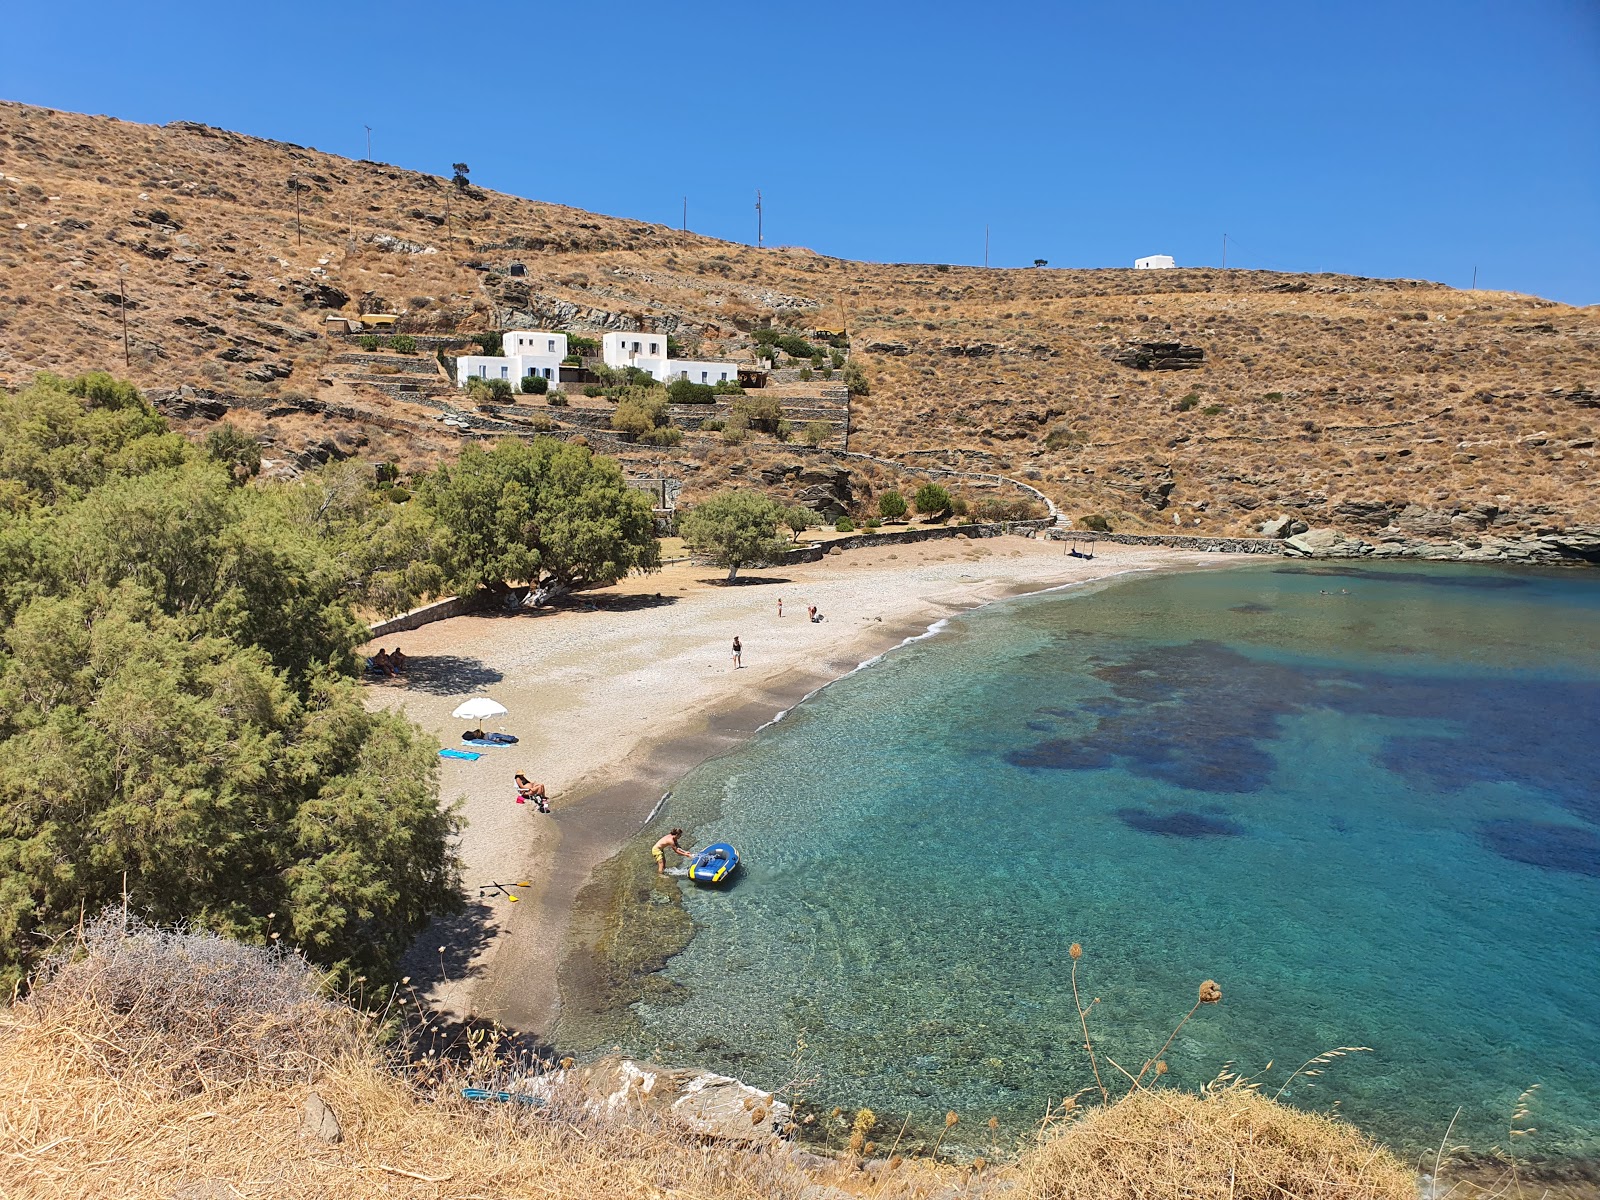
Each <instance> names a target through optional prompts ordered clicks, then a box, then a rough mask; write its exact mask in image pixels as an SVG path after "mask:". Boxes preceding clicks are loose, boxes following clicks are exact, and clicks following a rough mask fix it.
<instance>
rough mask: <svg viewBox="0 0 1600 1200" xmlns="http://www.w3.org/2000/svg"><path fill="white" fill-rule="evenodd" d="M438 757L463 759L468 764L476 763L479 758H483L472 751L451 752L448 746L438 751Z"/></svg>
mask: <svg viewBox="0 0 1600 1200" xmlns="http://www.w3.org/2000/svg"><path fill="white" fill-rule="evenodd" d="M439 757H440V758H464V759H466V760H467V761H469V762H477V761H478V760H479V759H480V758H482V757H483V755H481V754H479V753H477V752H476V751H474V750H452V749H450V748H449V747H448V746H446V747H445V748H444V749H443V750H441V751H439Z"/></svg>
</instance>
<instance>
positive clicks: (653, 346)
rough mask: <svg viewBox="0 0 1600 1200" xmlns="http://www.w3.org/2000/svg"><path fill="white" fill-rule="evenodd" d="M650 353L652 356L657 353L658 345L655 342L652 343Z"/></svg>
mask: <svg viewBox="0 0 1600 1200" xmlns="http://www.w3.org/2000/svg"><path fill="white" fill-rule="evenodd" d="M650 353H651V354H654V353H656V343H655V342H651V343H650Z"/></svg>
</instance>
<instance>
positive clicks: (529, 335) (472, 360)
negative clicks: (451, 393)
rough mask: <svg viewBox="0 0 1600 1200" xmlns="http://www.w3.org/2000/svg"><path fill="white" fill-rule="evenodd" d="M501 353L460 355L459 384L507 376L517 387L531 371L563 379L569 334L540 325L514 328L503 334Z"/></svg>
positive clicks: (458, 362)
mask: <svg viewBox="0 0 1600 1200" xmlns="http://www.w3.org/2000/svg"><path fill="white" fill-rule="evenodd" d="M500 348H501V349H502V350H503V351H505V353H503V354H500V355H488V354H468V355H463V356H462V357H460V358H458V359H456V386H457V387H466V386H467V380H468V379H469V378H475V379H504V380H506V381H507V382H508V383H510V384H511V386H512V387H517V386H519V385H520V384H521V381H522V380H523V379H524V378H526V377H527V376H529V375H537V376H539V377H540V378H541V379H548V380H549V381H550V382H551V383H552V384H554V383H556V382H558V381H559V380H560V379H561V360H562V359H564V358H565V357H566V356H567V335H566V334H564V333H551V332H549V331H548V330H540V329H513V330H510V331H509V332H507V333H505V334H503V335H502V336H501V338H500Z"/></svg>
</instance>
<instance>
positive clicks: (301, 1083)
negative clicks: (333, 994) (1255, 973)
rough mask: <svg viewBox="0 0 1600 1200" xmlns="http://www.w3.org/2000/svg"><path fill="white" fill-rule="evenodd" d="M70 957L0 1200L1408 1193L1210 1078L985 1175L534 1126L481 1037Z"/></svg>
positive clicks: (170, 936)
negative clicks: (446, 1038)
mask: <svg viewBox="0 0 1600 1200" xmlns="http://www.w3.org/2000/svg"><path fill="white" fill-rule="evenodd" d="M78 949H79V952H78V953H77V954H76V956H75V957H74V958H72V959H71V960H69V961H60V962H58V963H56V964H55V965H54V967H53V968H52V971H51V972H50V973H49V974H48V975H47V976H46V977H45V978H43V979H42V980H40V981H39V982H38V983H37V984H36V986H35V988H34V990H33V991H32V993H31V994H30V996H29V997H28V998H27V999H25V1000H22V1001H19V1002H17V1003H14V1004H13V1005H12V1006H11V1007H10V1008H9V1009H7V1010H4V1011H0V1195H4V1196H6V1197H8V1198H11V1197H15V1198H17V1200H34V1198H39V1200H43V1198H46V1197H67V1196H71V1197H80V1196H119V1197H155V1196H161V1197H180V1198H184V1200H202V1198H204V1200H210V1198H213V1197H217V1198H221V1197H234V1196H248V1197H272V1198H273V1200H298V1198H300V1197H306V1198H310V1197H325V1196H330V1195H338V1196H351V1197H364V1196H378V1195H382V1196H396V1197H429V1198H441V1197H453V1198H457V1200H468V1198H469V1197H497V1198H498V1197H506V1198H508V1200H509V1198H511V1197H516V1198H517V1200H523V1198H526V1197H557V1198H567V1197H571V1198H573V1200H576V1198H579V1197H584V1198H589V1197H594V1198H598V1200H612V1198H615V1200H661V1198H667V1197H682V1198H685V1200H687V1198H690V1197H693V1198H695V1200H734V1198H735V1197H739V1198H746V1197H759V1198H762V1200H766V1198H772V1200H790V1198H792V1200H848V1198H849V1197H855V1196H859V1197H872V1198H873V1200H913V1198H927V1200H936V1198H937V1200H943V1198H950V1200H954V1198H955V1197H968V1196H985V1197H1030V1198H1038V1200H1045V1198H1054V1197H1061V1198H1065V1197H1082V1198H1084V1200H1135V1198H1142V1197H1147V1196H1158V1195H1159V1196H1175V1197H1192V1198H1194V1200H1208V1198H1210V1197H1219V1198H1220V1197H1229V1198H1230V1200H1256V1198H1259V1200H1286V1198H1296V1197H1307V1198H1311V1197H1316V1198H1319V1200H1320V1198H1330V1200H1331V1198H1344V1197H1350V1198H1355V1197H1363V1198H1366V1197H1371V1198H1374V1200H1390V1198H1394V1200H1400V1198H1402V1197H1405V1198H1409V1197H1411V1196H1414V1195H1415V1194H1416V1186H1417V1185H1416V1179H1415V1176H1414V1175H1413V1174H1412V1173H1411V1172H1410V1171H1409V1170H1407V1169H1406V1168H1404V1167H1403V1166H1402V1165H1401V1164H1400V1163H1399V1162H1398V1161H1396V1160H1395V1159H1394V1158H1393V1156H1391V1155H1390V1154H1389V1153H1388V1152H1387V1151H1384V1150H1382V1149H1380V1148H1378V1147H1376V1146H1374V1145H1373V1144H1372V1143H1371V1142H1369V1141H1367V1140H1366V1139H1365V1138H1364V1137H1363V1136H1362V1135H1361V1134H1360V1133H1358V1132H1357V1131H1356V1130H1354V1129H1352V1128H1350V1127H1349V1126H1347V1125H1344V1124H1343V1123H1341V1122H1339V1121H1336V1120H1333V1119H1330V1118H1328V1117H1322V1116H1315V1115H1310V1114H1306V1113H1301V1112H1298V1111H1295V1110H1292V1109H1288V1108H1285V1107H1282V1106H1280V1105H1278V1104H1276V1103H1274V1102H1273V1101H1271V1100H1268V1099H1266V1098H1265V1097H1263V1096H1261V1095H1259V1094H1257V1093H1256V1092H1254V1091H1252V1090H1251V1089H1250V1087H1249V1086H1248V1085H1247V1084H1240V1083H1238V1082H1235V1083H1233V1084H1232V1085H1228V1084H1227V1083H1226V1080H1224V1082H1223V1083H1220V1084H1217V1085H1214V1086H1213V1087H1212V1088H1210V1089H1208V1090H1207V1091H1206V1092H1205V1093H1204V1094H1202V1095H1199V1096H1194V1095H1188V1094H1184V1093H1179V1092H1176V1091H1171V1090H1166V1089H1152V1088H1145V1087H1141V1086H1139V1085H1138V1084H1137V1083H1136V1084H1135V1086H1134V1088H1133V1090H1132V1094H1131V1095H1129V1096H1127V1097H1126V1098H1124V1099H1121V1100H1119V1101H1116V1102H1113V1103H1108V1104H1105V1105H1104V1106H1102V1107H1097V1108H1094V1109H1091V1110H1089V1111H1085V1112H1082V1113H1080V1114H1079V1115H1077V1116H1076V1118H1075V1119H1074V1120H1071V1121H1067V1122H1064V1123H1060V1124H1056V1125H1053V1126H1051V1127H1050V1128H1048V1129H1047V1130H1046V1132H1045V1135H1044V1136H1043V1137H1042V1138H1041V1140H1040V1141H1039V1142H1038V1143H1037V1144H1035V1145H1032V1146H1030V1147H1028V1148H1027V1149H1025V1150H1024V1152H1023V1153H1022V1156H1021V1158H1020V1160H1019V1162H1018V1163H1017V1164H1016V1166H1015V1167H1001V1168H996V1167H986V1166H985V1165H984V1164H982V1162H981V1160H980V1161H979V1162H978V1163H975V1164H972V1165H962V1166H955V1165H950V1164H938V1163H932V1162H928V1161H926V1160H915V1159H910V1160H902V1159H900V1158H898V1157H895V1158H890V1159H888V1160H887V1161H884V1160H881V1159H880V1160H869V1161H865V1162H863V1161H862V1159H861V1158H860V1157H859V1156H858V1155H857V1154H851V1155H847V1156H844V1157H842V1158H838V1159H827V1158H821V1157H818V1156H816V1155H813V1154H809V1153H807V1152H805V1151H803V1150H800V1149H797V1148H795V1147H792V1146H790V1145H788V1144H785V1143H783V1142H781V1141H776V1142H774V1141H769V1142H757V1143H755V1144H753V1145H741V1144H731V1143H729V1142H727V1141H722V1140H717V1139H715V1138H709V1137H705V1136H701V1135H699V1134H697V1133H696V1132H695V1131H694V1130H693V1129H690V1128H689V1127H687V1126H686V1125H684V1124H683V1123H681V1122H679V1121H677V1120H675V1119H674V1118H673V1116H672V1114H671V1112H670V1111H663V1110H661V1109H653V1108H650V1107H649V1106H648V1105H646V1104H645V1103H643V1102H642V1101H639V1102H636V1101H635V1100H634V1098H633V1095H632V1093H631V1092H630V1091H629V1089H627V1088H624V1089H622V1092H621V1093H619V1096H625V1097H626V1099H622V1100H621V1102H620V1103H615V1102H614V1103H609V1104H608V1103H605V1102H604V1101H603V1100H602V1099H601V1098H600V1097H598V1096H597V1095H596V1093H595V1090H594V1088H593V1087H590V1088H587V1089H586V1088H585V1087H584V1079H583V1075H584V1072H582V1071H571V1072H567V1073H565V1076H564V1080H563V1081H562V1082H558V1083H556V1084H554V1085H553V1086H550V1087H548V1088H545V1089H543V1091H542V1094H543V1096H544V1098H545V1102H544V1103H543V1104H542V1105H541V1106H532V1105H529V1106H524V1105H520V1104H489V1105H484V1104H474V1103H470V1102H468V1101H466V1100H464V1099H463V1098H462V1097H461V1094H460V1089H461V1088H462V1087H463V1086H465V1085H470V1084H476V1085H487V1086H489V1087H490V1088H496V1087H501V1086H507V1085H508V1083H509V1086H511V1087H513V1088H517V1087H530V1088H532V1087H537V1086H538V1085H533V1084H528V1083H522V1084H518V1083H515V1082H512V1081H510V1080H508V1077H507V1076H506V1075H505V1074H504V1073H503V1072H504V1067H505V1064H504V1063H503V1062H495V1061H493V1060H492V1058H491V1057H490V1056H489V1055H487V1054H486V1053H484V1050H485V1048H486V1046H487V1044H488V1041H489V1040H492V1039H489V1040H485V1041H484V1042H481V1043H477V1052H475V1053H471V1054H468V1055H466V1056H465V1058H464V1059H463V1061H461V1062H459V1063H453V1064H441V1063H439V1062H438V1061H437V1060H425V1061H424V1062H422V1063H420V1064H418V1063H409V1064H408V1063H405V1062H402V1061H400V1056H397V1055H396V1054H395V1053H394V1051H393V1049H392V1047H389V1046H386V1045H384V1044H383V1043H381V1042H380V1039H378V1038H377V1037H376V1036H374V1035H373V1033H372V1032H371V1030H372V1028H373V1027H374V1026H376V1025H377V1024H379V1023H381V1021H382V1016H383V1014H378V1015H375V1016H363V1015H360V1014H357V1013H355V1012H353V1011H352V1010H350V1009H348V1008H346V1007H344V1006H342V1005H339V1004H336V1003H333V1002H330V1001H328V1000H325V999H323V998H322V997H321V996H319V994H318V991H317V985H318V982H319V981H318V979H317V977H316V976H315V974H314V973H313V972H312V971H311V970H310V969H309V968H307V967H306V966H305V964H304V963H302V962H301V961H300V960H298V959H296V958H294V957H292V956H286V955H281V954H275V953H273V952H271V951H266V950H259V949H255V948H252V947H246V946H242V945H239V944H238V943H234V942H230V941H227V940H226V939H223V938H219V937H216V936H213V935H210V934H200V933H174V932H170V931H160V930H154V929H150V928H148V927H145V926H141V925H139V924H138V923H137V922H134V923H132V924H131V925H130V927H129V928H127V929H126V930H125V929H124V925H123V921H122V920H121V919H120V918H119V917H112V918H110V919H106V918H102V919H101V920H100V921H98V922H94V923H91V924H90V925H89V926H87V927H86V928H85V930H84V931H83V934H82V939H81V944H80V946H79V948H78ZM1214 986H1215V985H1212V987H1213V988H1214ZM1204 995H1205V993H1204V991H1202V997H1203V996H1204ZM1217 995H1218V997H1220V992H1218V993H1217ZM1204 1002H1206V1001H1204V1000H1202V1003H1204ZM1197 1008H1198V1005H1197ZM1191 1015H1193V1014H1192V1013H1191ZM1185 1019H1186V1020H1187V1018H1185ZM313 1094H314V1095H315V1096H316V1097H319V1098H320V1101H321V1102H324V1103H325V1104H326V1106H327V1108H328V1109H330V1110H331V1111H332V1113H333V1114H334V1116H335V1117H336V1118H337V1122H338V1125H339V1127H340V1130H339V1136H338V1137H337V1139H336V1140H330V1138H329V1137H326V1136H318V1134H317V1133H316V1132H314V1131H311V1130H308V1129H307V1128H306V1127H305V1122H306V1112H307V1104H308V1100H310V1098H311V1097H312V1096H313ZM312 1104H313V1105H315V1104H316V1101H312ZM953 1121H954V1118H953V1117H952V1120H951V1123H953ZM758 1123H759V1122H758ZM314 1124H315V1122H313V1125H314ZM324 1132H325V1133H326V1132H328V1131H327V1130H324Z"/></svg>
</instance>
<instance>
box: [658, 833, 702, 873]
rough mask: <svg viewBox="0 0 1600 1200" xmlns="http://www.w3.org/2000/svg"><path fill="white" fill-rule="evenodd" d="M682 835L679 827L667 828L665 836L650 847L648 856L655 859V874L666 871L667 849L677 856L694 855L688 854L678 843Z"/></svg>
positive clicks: (687, 856)
mask: <svg viewBox="0 0 1600 1200" xmlns="http://www.w3.org/2000/svg"><path fill="white" fill-rule="evenodd" d="M682 836H683V830H681V829H672V830H668V832H667V836H666V837H664V838H662V839H661V840H660V841H659V842H657V843H656V844H655V845H654V846H652V847H650V857H651V858H653V859H655V860H656V874H657V875H665V874H666V873H667V851H668V850H671V851H672V852H673V853H674V854H676V855H677V856H678V857H679V858H693V857H694V855H692V854H690V853H689V852H688V851H687V850H685V849H684V848H683V847H682V846H680V845H678V839H679V838H681V837H682Z"/></svg>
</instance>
